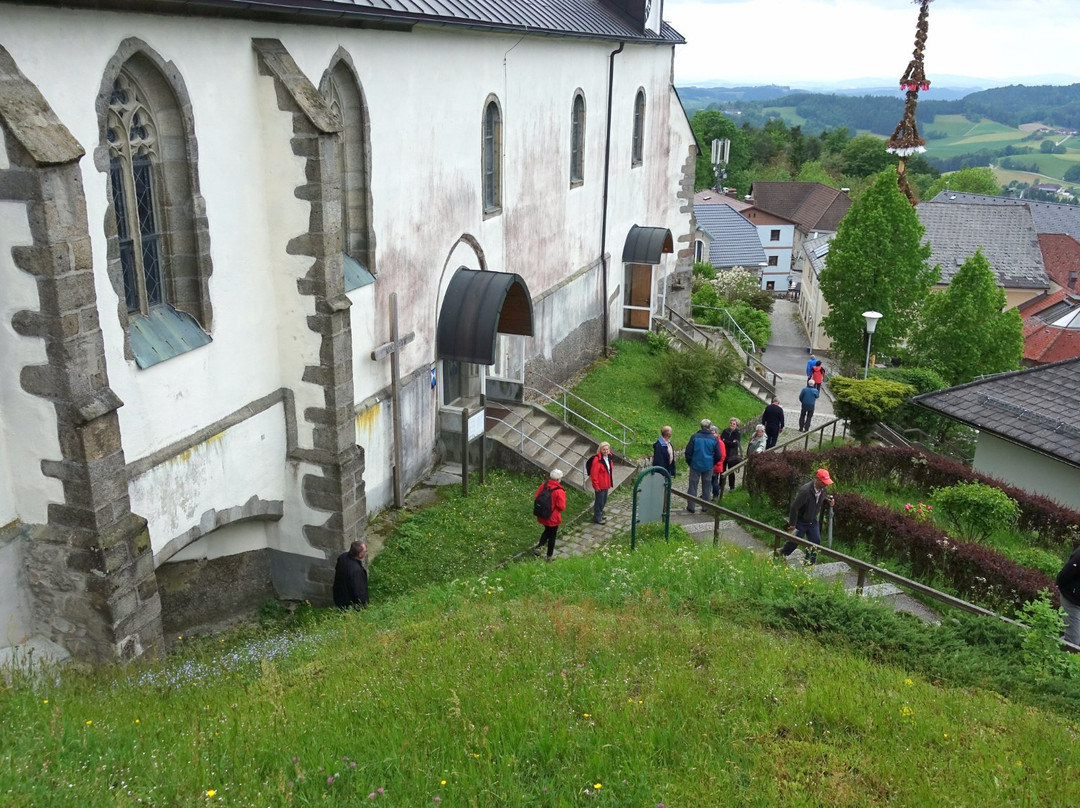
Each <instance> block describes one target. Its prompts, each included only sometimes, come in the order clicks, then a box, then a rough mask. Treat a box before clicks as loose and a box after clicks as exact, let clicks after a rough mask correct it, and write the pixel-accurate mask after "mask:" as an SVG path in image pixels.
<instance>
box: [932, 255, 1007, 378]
mask: <svg viewBox="0 0 1080 808" xmlns="http://www.w3.org/2000/svg"><path fill="white" fill-rule="evenodd" d="M1004 308H1005V290H1003V289H1002V288H1001V287H999V286H998V285H997V278H996V277H995V275H994V273H993V271H992V270H991V269H990V262H989V261H988V260H987V259H986V256H984V255H983V254H982V251H981V250H977V251H976V252H975V255H973V256H971V258H969V259H968V260H967V261H965V262H964V265H963V266H962V267H960V269H959V271H957V273H956V275H954V276H953V279H952V282H951V283H950V284H949V286H948V288H947V289H945V290H944V291H942V292H931V293H930V294H929V295H927V297H926V300H924V301H923V305H922V309H921V311H920V315H919V325H918V327H917V328H916V329H915V333H914V335H913V336H912V339H911V349H912V353H914V354H915V356H916V358H917V359H918V361H919V364H921V365H925V366H928V367H931V368H933V369H934V370H936V371H937V372H938V373H940V374H941V376H942V378H943V379H945V381H946V382H948V383H949V384H964V383H965V382H969V381H971V380H972V379H974V378H975V377H976V376H979V375H981V374H984V373H1000V372H1002V371H1005V370H1015V369H1016V368H1018V367H1019V366H1020V360H1021V359H1022V358H1023V355H1024V335H1023V322H1022V321H1021V319H1020V314H1019V312H1017V310H1016V309H1009V310H1008V311H1002V309H1004Z"/></svg>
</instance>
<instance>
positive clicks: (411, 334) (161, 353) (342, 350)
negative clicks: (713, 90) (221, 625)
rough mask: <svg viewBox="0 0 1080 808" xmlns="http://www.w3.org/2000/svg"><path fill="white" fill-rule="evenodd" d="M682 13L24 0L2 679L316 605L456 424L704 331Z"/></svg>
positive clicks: (6, 177) (2, 380)
mask: <svg viewBox="0 0 1080 808" xmlns="http://www.w3.org/2000/svg"><path fill="white" fill-rule="evenodd" d="M662 13H663V4H662V2H661V0H654V1H653V2H650V0H577V1H576V2H573V3H567V2H562V1H561V0H470V2H467V3H461V2H449V0H263V2H259V3H250V2H246V1H245V0H193V1H189V0H61V2H33V0H31V1H29V2H27V0H21V1H20V2H8V1H7V0H0V19H2V20H3V25H2V26H0V631H2V632H3V634H2V635H0V648H3V647H9V646H25V645H26V644H27V643H32V642H38V643H40V644H41V645H42V646H43V647H44V646H47V647H49V648H52V649H56V650H57V653H64V654H71V655H73V656H75V657H77V658H82V659H89V660H105V659H114V658H130V657H133V656H138V655H140V654H142V653H146V652H151V653H152V652H156V651H157V650H159V649H160V648H162V647H163V642H164V636H166V635H167V634H169V633H170V632H173V631H176V630H179V628H180V627H184V626H192V625H200V626H211V625H213V624H214V623H215V620H219V619H222V618H227V617H228V616H230V615H232V614H236V613H238V612H241V611H244V610H246V609H249V608H250V607H251V604H253V603H260V602H262V601H263V600H265V599H268V598H285V599H308V600H310V601H311V602H312V603H313V604H316V605H326V604H327V603H329V594H330V591H329V590H330V584H331V580H332V577H333V564H334V560H335V559H336V557H337V555H338V554H339V553H341V552H342V551H343V550H345V549H346V548H347V547H348V545H349V544H350V542H352V541H354V540H357V539H361V538H363V536H364V531H365V526H366V524H367V522H368V519H369V518H370V516H371V515H372V514H373V513H376V512H378V511H380V510H382V509H384V508H388V507H393V506H394V505H395V504H400V502H399V500H400V496H401V491H402V490H407V489H408V488H409V487H410V486H412V485H414V484H415V483H416V482H418V481H419V480H421V479H422V478H423V477H424V476H425V475H426V474H427V473H428V472H429V471H430V470H431V469H432V468H433V466H434V465H435V464H436V463H437V462H438V461H439V460H440V458H442V457H443V456H445V453H446V451H447V448H446V447H447V446H448V445H450V444H452V443H453V440H452V438H448V437H447V434H446V432H447V430H448V429H449V430H453V429H454V428H457V429H458V430H460V429H461V427H460V424H461V421H462V419H461V413H462V410H463V409H465V408H469V409H470V410H475V409H477V408H479V407H481V406H482V403H483V401H484V400H485V398H486V397H488V396H492V397H497V396H509V397H517V398H519V399H520V398H521V397H522V396H523V395H524V391H525V389H526V388H527V387H537V386H540V385H539V383H538V381H537V380H541V379H542V380H553V381H554V382H562V381H564V380H566V379H567V378H568V377H569V376H570V375H572V374H573V373H574V372H576V371H577V370H579V369H581V368H582V367H584V366H585V365H587V364H588V363H589V362H591V361H592V360H594V359H596V358H597V357H599V356H601V355H603V353H604V351H605V349H606V348H607V346H608V345H609V344H610V342H611V340H613V339H616V338H618V337H619V336H620V335H626V334H627V333H633V332H641V331H645V330H647V329H649V327H650V325H651V322H652V318H653V317H654V316H663V315H664V314H665V311H666V309H667V308H672V309H675V310H679V311H681V312H685V311H686V309H687V308H688V304H689V287H690V267H691V259H692V255H691V252H692V251H691V242H690V237H691V233H692V232H693V227H692V196H693V176H694V157H695V155H696V153H697V146H696V144H695V141H694V136H693V133H692V132H691V129H690V126H689V123H688V122H687V119H686V116H685V114H684V112H683V110H682V107H681V104H680V103H679V99H678V97H677V95H676V93H675V91H674V88H673V85H672V60H673V54H674V48H675V46H676V45H678V44H679V43H681V42H682V41H683V40H682V38H681V36H680V35H679V33H677V32H676V31H674V30H673V29H672V28H671V27H670V26H668V25H667V24H665V23H664V22H663V21H662ZM437 551H438V548H437V547H433V548H432V552H437Z"/></svg>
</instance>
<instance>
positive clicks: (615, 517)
mask: <svg viewBox="0 0 1080 808" xmlns="http://www.w3.org/2000/svg"><path fill="white" fill-rule="evenodd" d="M452 484H456V485H459V486H460V485H461V467H460V466H458V465H454V464H446V465H444V466H442V467H440V468H439V469H438V470H437V471H436V472H435V473H434V474H433V475H432V476H431V477H430V478H428V480H427V481H425V483H424V484H422V485H420V486H417V488H416V489H413V492H410V495H409V496H410V497H412V496H413V495H414V492H419V491H420V490H422V489H424V488H425V487H427V490H428V492H429V493H428V494H427V495H425V494H423V493H416V496H417V497H418V498H429V497H430V490H431V488H430V487H431V486H437V485H452ZM682 502H683V500H682V499H681V498H679V497H672V504H671V523H672V524H677V525H681V526H682V527H683V529H684V530H686V532H687V533H689V534H690V536H691V537H692V538H694V539H695V540H696V541H698V542H700V543H702V544H706V543H711V542H712V540H713V517H711V516H709V515H707V514H706V513H704V511H700V510H699V511H698V512H697V513H694V514H692V513H689V512H688V511H687V510H686V509H685V508H684V507H682ZM406 505H409V503H408V502H406ZM631 511H632V503H631V497H630V491H629V490H628V489H621V490H618V491H616V492H615V493H614V495H613V496H612V498H611V499H610V500H608V504H607V507H606V508H605V509H604V515H605V516H606V517H607V522H606V523H604V524H602V525H598V524H595V523H594V522H593V521H592V506H591V505H590V506H589V507H588V508H586V509H585V510H584V511H583V512H582V513H580V514H578V516H576V517H574V518H572V519H568V520H565V521H564V522H563V525H562V527H560V529H559V537H558V539H557V540H556V542H555V555H554V558H555V559H556V560H558V559H561V558H571V557H574V556H583V555H587V554H589V553H591V552H594V551H595V550H596V549H597V548H599V547H600V546H602V545H604V544H607V543H610V542H615V541H617V542H621V543H622V544H624V545H627V546H629V543H630V522H631V517H632V513H631ZM539 535H540V528H539V526H538V527H537V529H536V536H537V538H539ZM531 541H532V538H531V537H530V542H531ZM720 541H722V542H726V543H728V544H734V545H737V546H739V547H742V548H744V549H746V550H750V551H751V552H754V553H757V554H759V555H771V554H772V546H771V545H767V544H766V543H765V542H763V541H761V540H760V539H758V538H756V537H754V536H752V535H751V534H750V533H749V532H747V530H746V529H745V528H743V527H742V526H741V525H740V524H739V523H738V522H736V521H734V520H723V521H721V522H720ZM531 554H532V549H531V546H530V548H529V549H527V550H524V551H523V552H521V553H520V554H519V555H518V556H516V557H515V558H516V560H520V559H524V558H528V557H529V556H531ZM800 558H801V554H800V553H799V552H798V551H796V552H795V553H792V554H791V556H790V557H789V558H788V563H789V564H792V565H796V564H799V563H801V562H800ZM808 574H810V575H813V576H814V577H818V578H823V579H830V580H831V579H837V578H843V579H844V585H845V588H846V589H848V590H849V591H851V590H854V588H855V580H856V576H855V574H854V573H853V572H850V571H848V570H847V565H846V564H829V563H821V564H818V565H817V566H815V567H811V568H808ZM874 591H875V590H874V587H867V593H868V594H869V593H871V592H874ZM880 594H881V596H882V600H883V601H885V602H886V603H888V604H889V605H890V606H892V608H893V610H894V611H906V612H910V613H912V614H914V615H915V616H917V617H919V618H920V619H921V620H923V621H925V622H937V621H938V616H937V614H935V613H934V612H933V611H931V610H930V609H928V608H926V607H925V606H923V605H922V604H921V603H919V602H918V601H916V600H914V599H913V598H911V597H909V596H907V595H903V594H898V592H897V591H896V590H895V589H893V588H892V587H889V588H888V589H884V590H882V591H881V592H880Z"/></svg>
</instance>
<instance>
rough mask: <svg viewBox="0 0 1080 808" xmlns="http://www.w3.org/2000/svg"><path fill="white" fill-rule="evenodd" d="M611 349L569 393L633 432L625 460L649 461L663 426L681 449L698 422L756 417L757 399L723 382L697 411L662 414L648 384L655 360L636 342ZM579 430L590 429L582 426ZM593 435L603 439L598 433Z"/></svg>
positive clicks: (760, 406) (760, 407) (759, 408)
mask: <svg viewBox="0 0 1080 808" xmlns="http://www.w3.org/2000/svg"><path fill="white" fill-rule="evenodd" d="M613 347H614V349H615V356H614V357H612V358H611V359H605V360H601V361H600V362H597V363H596V364H595V365H593V366H592V367H591V368H590V369H589V374H588V375H587V376H586V377H585V378H584V379H582V381H581V382H579V383H578V384H577V386H575V387H574V388H573V391H574V393H576V394H577V395H579V396H581V397H582V398H583V399H585V400H586V401H588V402H589V403H591V404H592V405H593V406H596V407H599V408H600V409H601V410H603V411H604V412H606V413H608V414H609V415H611V416H612V417H614V418H616V419H617V420H619V421H621V422H622V423H624V424H626V425H627V426H629V427H631V428H632V429H633V430H634V431H635V433H636V436H635V438H634V441H633V443H631V444H630V446H629V448H628V452H629V454H630V456H631V457H634V458H637V457H644V456H649V457H651V456H652V445H653V443H654V442H655V441H656V437H657V435H659V434H660V427H661V426H663V425H664V424H669V425H671V427H672V430H673V432H674V434H673V437H672V442H673V443H674V444H675V446H676V447H679V448H682V447H683V446H685V445H686V442H687V441H688V440H690V436H691V435H692V434H693V433H694V432H697V430H698V429H699V428H700V426H701V419H702V418H709V419H711V420H712V421H713V423H715V424H719V425H720V426H721V427H725V426H727V421H728V419H729V418H733V417H734V418H738V419H739V420H740V421H746V420H748V419H750V418H755V417H757V416H759V415H761V411H762V410H763V409H764V408H765V405H764V404H762V403H761V401H760V400H758V399H757V398H755V397H754V396H752V395H751V394H750V393H748V392H747V391H746V390H745V389H743V388H742V387H740V386H739V385H738V384H727V385H724V386H723V387H721V388H720V389H718V390H717V391H716V392H715V393H714V395H713V397H712V400H711V401H709V402H708V403H707V404H705V405H704V406H702V408H701V412H700V413H694V414H692V415H682V414H680V413H677V412H674V411H673V410H668V409H666V408H664V407H663V406H661V404H660V400H659V395H658V393H657V391H656V389H655V388H653V387H652V386H651V385H650V383H649V380H650V379H652V378H654V377H655V375H656V374H655V371H654V370H653V368H654V367H655V365H656V363H657V361H658V358H657V357H656V356H655V355H654V354H651V353H649V348H648V345H647V344H646V343H644V342H638V341H636V340H619V341H617V342H615V343H614V345H613ZM582 428H583V429H585V430H586V431H590V430H589V428H588V426H587V425H583V426H582ZM593 437H595V438H596V439H597V440H607V438H606V437H604V436H602V435H599V434H598V433H597V434H594V435H593ZM615 448H616V450H618V447H615Z"/></svg>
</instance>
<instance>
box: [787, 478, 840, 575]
mask: <svg viewBox="0 0 1080 808" xmlns="http://www.w3.org/2000/svg"><path fill="white" fill-rule="evenodd" d="M832 484H833V479H832V477H830V476H829V470H828V469H818V470H817V474H815V475H814V479H812V480H811V481H810V482H808V483H807V484H806V485H804V486H801V487H800V488H799V490H798V491H796V492H795V498H794V499H793V500H791V508H790V509H789V510H788V524H787V532H788V533H794V534H795V535H796V536H798V537H799V538H803V537H806V538H807V539H809V540H810V541H812V542H813V543H814V544H821V514H822V513H823V512H824V511H825V506H826V505H828V506H829V507H830V508H831V507H832V506H833V504H834V503H835V500H834V498H833V495H832V494H826V493H825V489H826V488H828V487H829V486H830V485H832ZM798 546H799V545H798V544H796V543H795V542H793V541H787V542H785V543H784V546H783V547H782V548H781V549H780V553H781V554H782V555H785V556H789V555H791V554H792V552H793V551H794V550H795V548H796V547H798ZM804 552H805V551H804ZM816 561H817V553H816V552H814V551H813V550H811V551H810V552H809V553H807V557H806V563H807V564H813V563H815V562H816Z"/></svg>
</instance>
